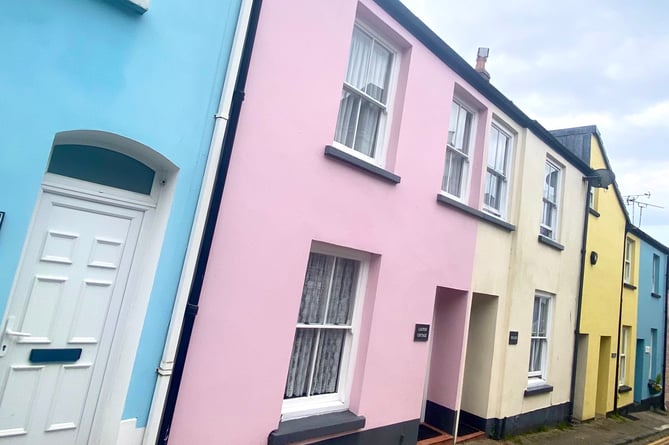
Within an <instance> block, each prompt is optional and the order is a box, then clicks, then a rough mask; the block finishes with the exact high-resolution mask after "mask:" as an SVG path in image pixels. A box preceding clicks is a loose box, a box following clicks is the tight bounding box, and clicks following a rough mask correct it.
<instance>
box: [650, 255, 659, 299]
mask: <svg viewBox="0 0 669 445" xmlns="http://www.w3.org/2000/svg"><path fill="white" fill-rule="evenodd" d="M651 273H652V277H651V280H652V281H651V284H650V289H651V290H650V291H651V292H652V293H654V294H659V293H660V256H659V255H657V254H653V270H652V272H651Z"/></svg>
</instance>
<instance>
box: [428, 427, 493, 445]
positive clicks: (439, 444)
mask: <svg viewBox="0 0 669 445" xmlns="http://www.w3.org/2000/svg"><path fill="white" fill-rule="evenodd" d="M472 430H473V428H471V427H469V428H466V429H465V431H468V432H467V433H466V434H462V435H458V443H460V442H466V441H468V440H473V439H478V438H480V437H485V432H483V431H478V430H475V431H472ZM416 445H453V436H452V435H450V434H448V433H447V432H446V431H442V430H440V429H439V428H437V427H434V426H432V425H428V424H427V423H421V424H420V427H419V430H418V442H417V443H416Z"/></svg>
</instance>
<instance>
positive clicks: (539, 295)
mask: <svg viewBox="0 0 669 445" xmlns="http://www.w3.org/2000/svg"><path fill="white" fill-rule="evenodd" d="M537 299H542V300H545V301H546V302H547V304H548V310H547V311H546V335H545V336H535V335H534V332H533V331H532V326H533V325H534V302H535V301H536V300H537ZM554 299H555V296H554V295H551V294H548V293H544V292H538V291H537V292H535V294H534V298H533V299H532V320H531V322H532V324H531V325H530V350H529V352H530V354H529V360H528V371H527V386H528V387H529V386H536V385H543V384H545V383H546V381H547V379H548V357H549V349H550V337H551V335H550V333H551V327H552V322H551V320H552V317H553V304H554ZM535 339H536V340H539V341H544V342H545V345H544V348H543V350H542V351H543V354H542V356H541V363H540V370H539V371H530V370H529V369H530V365H531V360H532V340H535Z"/></svg>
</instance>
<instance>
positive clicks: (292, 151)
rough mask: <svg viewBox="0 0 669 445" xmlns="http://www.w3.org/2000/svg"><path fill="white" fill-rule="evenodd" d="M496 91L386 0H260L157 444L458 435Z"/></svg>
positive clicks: (486, 219)
mask: <svg viewBox="0 0 669 445" xmlns="http://www.w3.org/2000/svg"><path fill="white" fill-rule="evenodd" d="M472 85H474V87H472ZM496 95H497V96H496ZM499 97H501V98H503V96H501V95H499V93H498V92H497V90H495V89H494V88H492V87H490V86H489V84H488V83H487V81H486V80H485V79H483V78H482V77H481V76H480V75H479V74H478V73H476V71H474V70H473V69H472V68H471V67H469V66H468V65H467V64H466V63H465V62H464V61H463V60H462V59H460V58H459V57H458V56H457V55H456V54H455V53H453V52H452V50H450V48H448V47H447V46H446V45H445V44H444V43H443V42H442V41H441V40H439V39H438V38H437V37H436V35H434V34H433V33H432V32H431V31H430V30H429V29H428V28H427V27H426V26H425V25H423V24H422V23H421V22H420V21H419V20H418V19H417V18H416V17H415V16H413V15H412V14H411V13H410V12H409V11H408V10H407V9H406V8H405V7H404V6H402V5H401V3H399V2H398V1H396V0H377V1H372V0H360V1H358V0H338V1H336V2H332V1H314V0H264V1H263V5H262V10H261V14H260V19H259V23H258V29H257V35H256V37H255V43H254V47H253V55H252V58H251V61H250V71H249V77H248V82H247V84H246V96H245V101H244V105H243V108H242V112H241V116H240V121H239V126H238V130H237V134H236V138H235V145H234V152H233V153H232V159H231V163H230V169H229V172H228V175H227V179H226V184H225V193H224V194H223V199H222V202H221V207H220V214H219V218H218V221H217V226H216V232H215V235H214V238H213V242H212V246H211V256H210V259H209V263H208V267H207V272H206V274H205V276H204V283H203V288H202V293H201V298H200V307H199V315H198V318H197V322H196V323H195V326H194V330H193V332H192V337H191V339H190V347H189V350H188V356H187V359H186V362H185V365H184V369H183V379H182V382H181V387H180V392H179V397H178V399H177V402H176V408H175V412H174V419H173V421H172V427H171V432H170V443H172V444H235V445H262V444H267V443H269V444H273V445H276V444H287V443H321V444H329V445H334V444H352V443H355V444H382V443H383V444H403V445H407V444H415V443H416V441H417V437H418V431H419V425H420V422H421V420H425V419H428V420H429V422H430V423H431V424H432V425H433V426H436V427H437V428H439V429H441V430H444V431H446V432H448V433H450V434H457V432H456V431H455V430H456V429H457V428H456V424H455V419H456V418H457V413H458V409H459V404H460V398H461V390H460V389H459V388H461V384H462V379H463V370H464V351H465V346H466V343H467V339H466V336H467V331H468V323H469V312H470V307H471V280H472V264H473V259H474V249H475V243H476V231H477V226H478V225H479V224H495V225H502V226H503V227H504V229H505V230H513V227H512V226H511V225H510V224H506V223H504V222H503V221H501V220H499V221H498V219H499V218H497V217H496V216H492V215H490V214H489V213H485V212H484V211H483V210H482V209H483V208H484V205H483V204H484V197H483V195H484V188H485V183H484V178H485V171H486V168H485V162H486V161H485V159H486V158H485V147H486V145H487V139H488V137H489V136H488V135H489V130H490V122H491V120H492V115H491V114H492V113H491V112H490V111H489V110H490V105H491V100H496V99H497V98H499ZM499 102H500V103H501V105H499V104H498V105H499V106H500V107H501V106H504V107H506V108H508V109H509V110H511V112H517V109H516V108H515V107H513V105H511V104H510V103H507V102H508V101H507V102H504V101H503V100H502V99H500V100H499ZM514 110H516V111H514ZM507 113H510V112H508V111H507ZM523 116H524V115H523ZM447 147H448V148H447ZM486 199H487V198H486ZM486 202H487V203H488V204H489V203H490V202H489V201H486Z"/></svg>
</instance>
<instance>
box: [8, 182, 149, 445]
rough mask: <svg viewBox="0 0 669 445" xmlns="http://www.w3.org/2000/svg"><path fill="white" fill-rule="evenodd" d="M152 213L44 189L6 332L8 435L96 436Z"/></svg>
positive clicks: (78, 439)
mask: <svg viewBox="0 0 669 445" xmlns="http://www.w3.org/2000/svg"><path fill="white" fill-rule="evenodd" d="M143 216H144V214H143V212H142V211H139V210H132V209H126V208H121V207H116V206H112V205H109V204H103V203H98V202H92V201H86V200H81V199H77V198H74V197H67V196H61V195H56V194H52V193H48V192H45V193H43V195H42V197H41V198H40V202H39V204H38V208H37V213H36V216H35V221H34V223H33V228H32V231H31V233H30V235H29V237H28V241H27V245H26V248H25V253H24V258H23V260H22V263H21V266H20V268H19V272H18V275H17V281H16V285H15V290H14V292H13V295H12V297H11V299H10V303H9V307H8V313H7V321H6V325H5V330H4V331H3V332H2V346H1V347H0V355H3V356H2V357H0V376H1V377H0V378H1V379H2V380H0V384H2V386H1V387H0V391H1V392H0V394H1V397H0V444H2V445H4V444H5V443H6V444H10V443H11V444H12V445H15V444H16V445H22V444H26V445H28V444H30V445H54V444H63V445H65V444H67V445H73V444H86V443H87V442H88V435H89V433H90V429H91V425H92V422H93V419H94V415H95V409H96V406H97V403H98V395H99V392H100V388H101V386H102V382H103V378H104V374H105V368H106V365H107V361H108V358H109V352H110V349H111V345H112V341H113V337H114V333H115V330H116V325H117V321H118V317H119V313H120V309H121V305H122V303H123V300H124V294H125V290H126V283H127V279H128V274H129V271H130V266H131V263H132V259H133V256H134V252H135V247H136V244H137V240H138V237H139V232H140V228H141V225H142V220H143ZM35 349H63V350H67V351H69V352H72V351H73V350H74V351H78V350H80V351H81V355H80V358H79V359H78V360H73V359H72V358H67V355H68V354H64V355H62V356H58V355H57V354H56V355H57V358H56V361H49V359H44V358H41V359H39V360H45V362H41V363H40V362H37V363H35V362H32V361H31V352H32V351H33V350H35ZM74 355H75V356H76V355H77V354H74ZM34 357H36V356H33V358H34ZM42 357H44V355H42ZM58 357H63V358H62V359H60V358H58ZM35 360H36V359H35Z"/></svg>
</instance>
